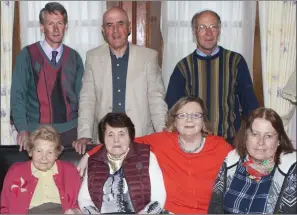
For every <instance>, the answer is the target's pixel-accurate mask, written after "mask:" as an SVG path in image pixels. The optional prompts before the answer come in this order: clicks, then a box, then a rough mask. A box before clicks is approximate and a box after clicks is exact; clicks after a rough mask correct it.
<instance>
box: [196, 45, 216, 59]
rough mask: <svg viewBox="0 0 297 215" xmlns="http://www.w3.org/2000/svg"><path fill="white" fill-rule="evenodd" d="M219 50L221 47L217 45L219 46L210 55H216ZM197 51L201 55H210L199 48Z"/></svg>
mask: <svg viewBox="0 0 297 215" xmlns="http://www.w3.org/2000/svg"><path fill="white" fill-rule="evenodd" d="M219 51H220V47H219V46H217V47H216V48H215V50H214V51H213V52H212V53H211V54H210V56H214V55H215V54H217V53H218V52H219ZM196 52H197V54H198V55H199V56H201V57H207V56H209V55H207V54H205V53H203V52H202V51H201V50H200V49H199V48H197V49H196Z"/></svg>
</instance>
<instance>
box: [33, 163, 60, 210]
mask: <svg viewBox="0 0 297 215" xmlns="http://www.w3.org/2000/svg"><path fill="white" fill-rule="evenodd" d="M31 171H32V175H33V176H35V177H36V178H38V183H37V185H36V188H35V191H34V194H33V196H32V199H31V202H30V208H33V207H37V206H39V205H42V204H44V203H47V202H52V203H57V204H61V200H60V194H59V190H58V188H57V186H56V183H55V181H54V178H53V176H54V175H55V174H57V173H58V168H57V164H56V162H55V164H54V165H53V166H52V168H51V169H49V170H48V171H46V172H44V171H41V170H38V169H36V168H35V167H34V165H33V163H31Z"/></svg>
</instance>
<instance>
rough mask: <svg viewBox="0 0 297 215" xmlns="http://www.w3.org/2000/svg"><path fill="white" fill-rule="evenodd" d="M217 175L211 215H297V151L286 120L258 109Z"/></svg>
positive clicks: (240, 133)
mask: <svg viewBox="0 0 297 215" xmlns="http://www.w3.org/2000/svg"><path fill="white" fill-rule="evenodd" d="M234 145H235V149H234V150H233V151H231V152H229V154H228V155H227V157H226V159H225V161H224V163H223V165H222V167H221V170H220V171H219V174H218V176H217V179H216V182H215V185H214V188H213V193H212V197H211V201H210V204H209V210H208V213H210V214H216V213H219V214H222V213H236V214H295V213H296V209H297V208H296V199H297V189H296V186H297V185H296V150H294V148H293V145H292V142H291V141H290V139H289V138H288V136H287V135H286V132H285V129H284V126H283V122H282V119H281V118H280V116H279V115H278V114H277V113H276V112H275V111H274V110H272V109H269V108H258V109H256V110H254V111H253V112H252V113H251V115H250V116H249V118H248V120H247V122H246V123H245V124H243V125H242V127H241V128H240V130H239V132H238V134H237V136H236V137H235V140H234Z"/></svg>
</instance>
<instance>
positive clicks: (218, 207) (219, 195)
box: [208, 162, 227, 214]
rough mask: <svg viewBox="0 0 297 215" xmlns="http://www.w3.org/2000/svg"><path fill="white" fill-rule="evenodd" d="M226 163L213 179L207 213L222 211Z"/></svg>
mask: <svg viewBox="0 0 297 215" xmlns="http://www.w3.org/2000/svg"><path fill="white" fill-rule="evenodd" d="M226 171H227V170H226V163H225V162H224V163H223V164H222V166H221V168H220V171H219V173H218V175H217V178H216V180H215V183H214V186H213V191H212V195H211V199H210V203H209V207H208V214H223V213H224V190H225V182H226Z"/></svg>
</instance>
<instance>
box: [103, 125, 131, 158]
mask: <svg viewBox="0 0 297 215" xmlns="http://www.w3.org/2000/svg"><path fill="white" fill-rule="evenodd" d="M104 142H105V147H106V150H107V152H108V153H109V154H111V155H113V156H115V157H120V156H121V155H123V154H125V153H126V152H127V150H128V148H129V145H130V142H131V140H130V136H129V131H128V128H127V127H124V128H113V127H111V126H109V125H108V124H107V125H106V129H105V133H104Z"/></svg>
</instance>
